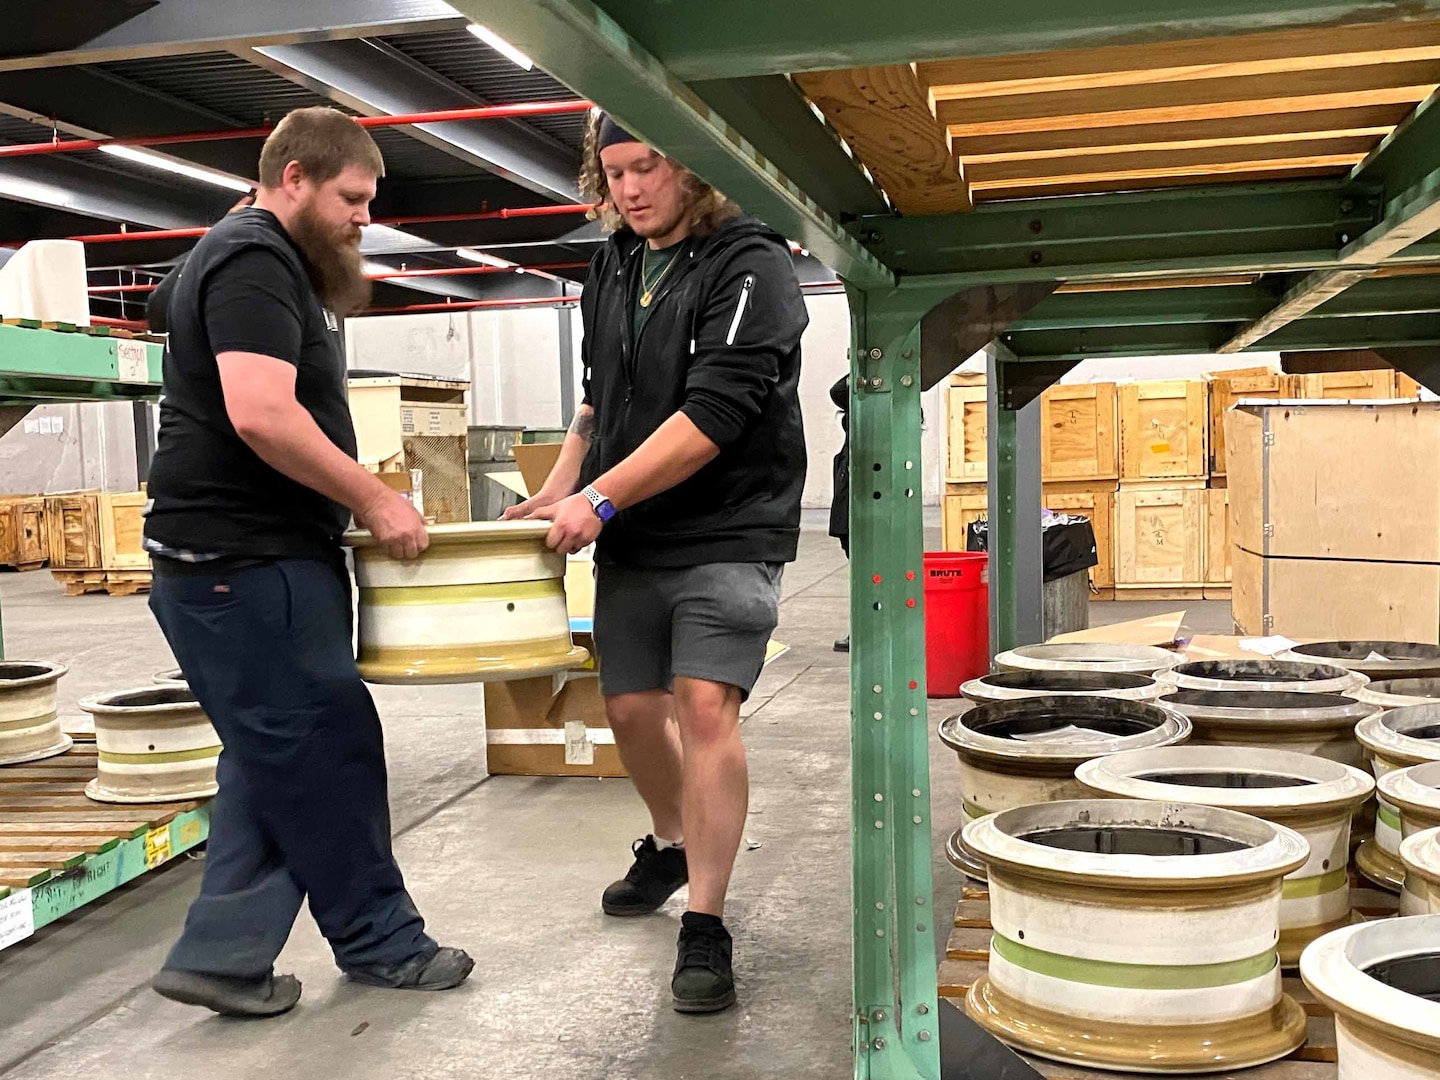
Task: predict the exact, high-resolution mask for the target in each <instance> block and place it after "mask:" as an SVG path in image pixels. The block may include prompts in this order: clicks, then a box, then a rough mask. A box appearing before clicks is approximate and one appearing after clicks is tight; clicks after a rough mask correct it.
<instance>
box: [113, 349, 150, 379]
mask: <svg viewBox="0 0 1440 1080" xmlns="http://www.w3.org/2000/svg"><path fill="white" fill-rule="evenodd" d="M115 361H116V364H117V366H118V367H119V369H120V371H119V375H118V376H117V377H118V378H119V380H120V381H121V382H126V383H143V382H149V381H150V352H149V349H148V348H147V347H146V345H145V343H144V342H143V341H117V342H115Z"/></svg>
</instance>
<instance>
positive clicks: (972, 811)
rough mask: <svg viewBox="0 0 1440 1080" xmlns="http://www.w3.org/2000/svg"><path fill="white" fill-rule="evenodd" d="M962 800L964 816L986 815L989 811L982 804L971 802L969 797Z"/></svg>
mask: <svg viewBox="0 0 1440 1080" xmlns="http://www.w3.org/2000/svg"><path fill="white" fill-rule="evenodd" d="M964 802H965V816H966V817H971V818H982V817H986V816H987V815H989V813H990V811H989V810H986V809H985V808H984V807H983V806H980V805H978V804H977V803H973V802H971V801H970V800H969V799H966V800H964Z"/></svg>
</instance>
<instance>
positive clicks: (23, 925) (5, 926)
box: [0, 889, 35, 949]
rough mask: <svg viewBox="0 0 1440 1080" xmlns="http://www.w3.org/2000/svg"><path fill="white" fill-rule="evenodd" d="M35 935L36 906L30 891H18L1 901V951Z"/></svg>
mask: <svg viewBox="0 0 1440 1080" xmlns="http://www.w3.org/2000/svg"><path fill="white" fill-rule="evenodd" d="M33 933H35V905H34V903H33V901H32V900H31V898H30V890H29V889H16V890H15V891H13V892H12V893H11V894H10V895H9V896H7V897H5V898H4V899H3V900H0V949H4V948H6V947H8V946H10V945H14V944H15V943H16V942H17V941H24V940H25V939H26V938H28V937H29V936H30V935H32V934H33Z"/></svg>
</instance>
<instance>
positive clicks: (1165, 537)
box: [1115, 480, 1209, 600]
mask: <svg viewBox="0 0 1440 1080" xmlns="http://www.w3.org/2000/svg"><path fill="white" fill-rule="evenodd" d="M1207 499H1208V492H1207V491H1206V489H1205V485H1204V482H1203V481H1199V480H1195V481H1189V482H1186V483H1184V484H1174V483H1166V484H1123V483H1122V484H1121V485H1120V490H1119V492H1117V493H1116V495H1115V588H1116V589H1117V591H1118V590H1124V589H1135V588H1147V589H1162V590H1183V591H1199V592H1200V594H1201V595H1203V590H1204V587H1205V548H1206V544H1207V543H1208V540H1209V536H1208V532H1207V529H1206V518H1207V509H1208V507H1207ZM1151 598H1153V599H1157V600H1159V599H1199V598H1200V596H1193V595H1192V596H1188V597H1187V596H1181V595H1172V594H1171V593H1165V594H1162V595H1154V596H1152V597H1151Z"/></svg>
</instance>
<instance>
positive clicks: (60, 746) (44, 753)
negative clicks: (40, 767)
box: [0, 734, 75, 765]
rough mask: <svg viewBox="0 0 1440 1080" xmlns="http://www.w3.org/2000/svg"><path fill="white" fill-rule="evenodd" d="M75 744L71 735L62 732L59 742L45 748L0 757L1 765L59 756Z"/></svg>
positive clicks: (21, 763)
mask: <svg viewBox="0 0 1440 1080" xmlns="http://www.w3.org/2000/svg"><path fill="white" fill-rule="evenodd" d="M74 745H75V740H74V739H72V738H71V737H70V736H69V735H65V734H61V736H60V741H59V742H57V743H54V744H53V745H51V746H49V747H47V748H46V749H44V750H31V751H30V752H29V753H28V754H12V755H11V756H10V757H0V765H24V764H25V763H26V762H27V761H44V760H45V759H46V758H52V757H59V756H60V755H61V754H63V753H66V752H67V751H68V750H69V749H70V748H71V747H72V746H74Z"/></svg>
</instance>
